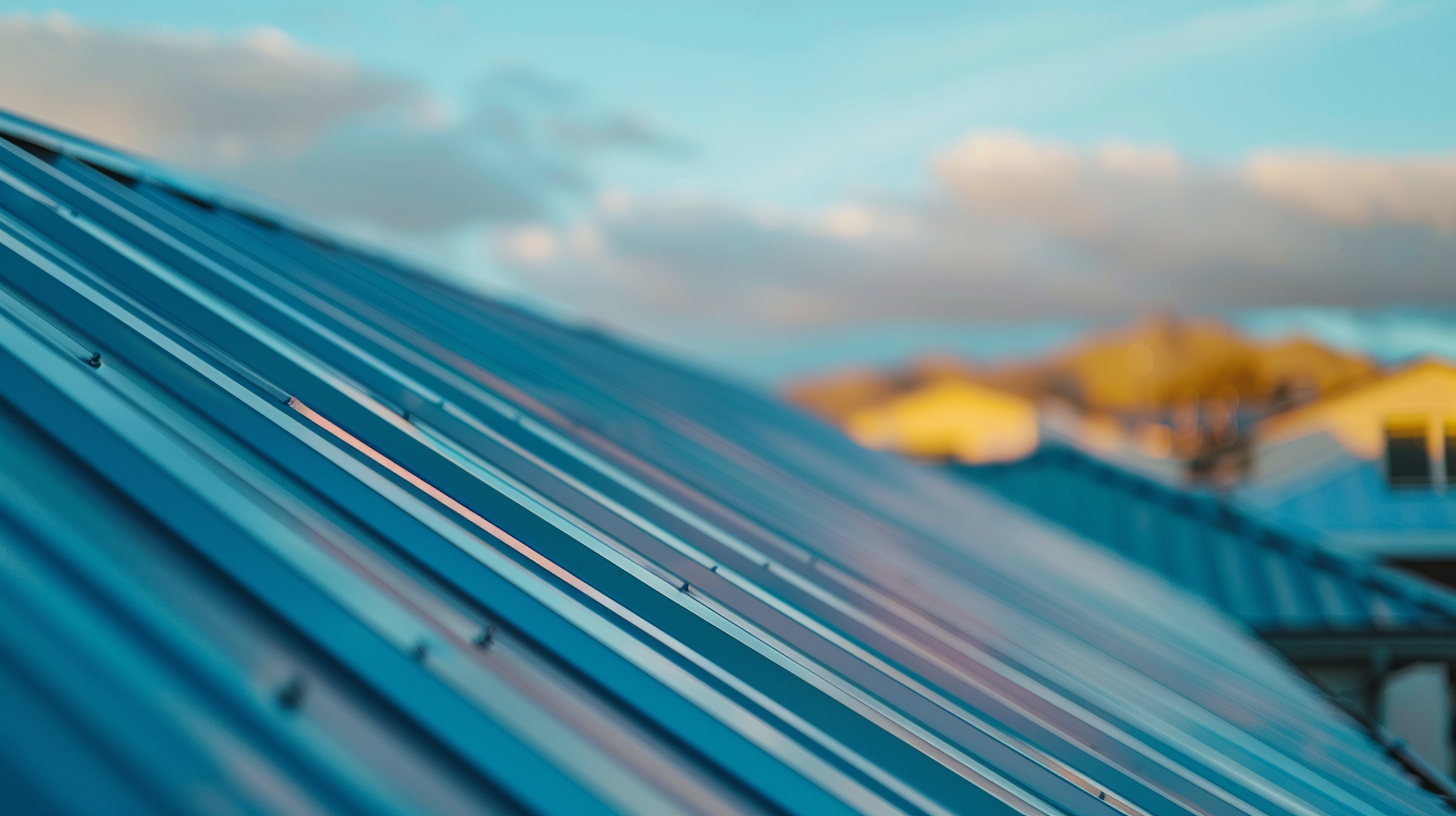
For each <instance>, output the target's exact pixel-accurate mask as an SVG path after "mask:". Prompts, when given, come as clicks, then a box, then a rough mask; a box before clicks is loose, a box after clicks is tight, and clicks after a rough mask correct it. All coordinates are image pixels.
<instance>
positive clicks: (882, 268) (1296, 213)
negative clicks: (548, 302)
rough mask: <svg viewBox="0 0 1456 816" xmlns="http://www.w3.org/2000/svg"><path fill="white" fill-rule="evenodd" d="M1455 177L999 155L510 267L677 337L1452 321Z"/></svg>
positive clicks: (1062, 150) (539, 247) (593, 239)
mask: <svg viewBox="0 0 1456 816" xmlns="http://www.w3.org/2000/svg"><path fill="white" fill-rule="evenodd" d="M1452 168H1456V159H1453V158H1449V157H1434V158H1429V159H1400V160H1386V159H1378V158H1356V157H1348V156H1330V155H1323V154H1302V153H1287V154H1273V153H1270V154H1262V155H1260V156H1256V157H1252V158H1251V159H1249V160H1248V161H1246V162H1244V163H1243V164H1241V165H1237V166H1207V165H1190V164H1188V163H1187V162H1185V161H1184V160H1182V159H1181V158H1180V157H1178V156H1177V155H1175V154H1174V153H1173V152H1172V151H1170V150H1167V149H1166V148H1143V147H1136V146H1130V145H1117V144H1113V145H1106V146H1103V147H1101V148H1098V149H1095V150H1076V149H1072V148H1069V147H1066V146H1061V145H1054V144H1046V143H1039V142H1035V141H1032V140H1029V139H1026V138H1023V137H1020V136H1016V135H1007V134H1000V135H997V134H992V135H983V136H978V137H975V138H972V139H969V140H967V141H966V142H965V143H963V144H960V145H957V146H956V147H954V148H952V149H951V150H948V151H946V152H945V153H944V154H942V155H940V156H938V157H936V158H935V159H934V160H933V161H932V162H931V172H932V175H933V178H934V179H935V188H934V190H933V191H932V192H930V193H927V194H926V195H925V196H923V197H921V198H919V199H911V200H905V199H901V200H891V199H874V198H867V199H864V200H860V201H855V202H849V203H846V204H842V205H840V206H838V207H834V208H830V209H828V210H825V211H822V212H799V213H789V212H764V211H755V210H752V209H745V208H735V207H732V206H728V205H723V204H714V203H711V202H704V201H700V200H688V199H683V200H657V201H648V202H631V201H629V200H627V199H625V198H620V197H619V198H618V199H616V200H610V199H609V200H607V202H606V204H605V205H604V206H603V207H602V208H601V211H600V212H599V213H598V214H597V216H596V217H595V218H594V219H593V220H592V221H590V222H589V223H585V224H581V225H578V226H576V227H575V228H573V229H572V230H559V231H555V232H551V231H544V230H542V229H541V228H531V229H530V230H527V231H525V232H523V233H521V235H525V236H528V237H531V240H529V241H525V242H523V243H521V244H520V245H519V246H518V245H517V244H516V243H513V241H512V240H511V239H508V240H506V241H504V242H503V243H502V244H501V252H502V255H503V257H505V258H506V259H508V260H511V261H513V262H514V263H515V265H516V266H517V268H518V269H520V270H521V273H522V274H523V275H526V276H527V280H529V281H530V282H532V283H533V284H535V285H537V286H541V287H543V288H546V289H547V291H549V292H551V293H552V294H554V295H556V296H558V297H562V298H567V299H572V300H576V301H577V302H580V303H583V304H590V307H591V308H592V309H594V310H596V311H597V312H599V313H607V314H609V315H616V316H618V319H619V320H621V321H623V322H630V321H641V320H648V321H657V322H658V323H674V322H675V323H677V324H679V325H692V324H695V323H702V322H704V321H720V322H723V323H734V324H738V325H742V326H749V327H751V326H759V327H781V328H789V327H796V326H806V325H815V324H820V325H823V324H833V323H843V322H853V321H865V320H887V321H888V320H926V319H930V320H966V319H975V320H988V319H989V320H1001V319H1025V318H1048V317H1058V318H1059V317H1115V316H1121V315H1125V314H1128V313H1132V312H1137V311H1142V310H1147V309H1156V308H1179V309H1218V308H1239V307H1245V306H1268V305H1279V304H1292V303H1312V304H1330V305H1381V304H1399V303H1425V302H1430V301H1432V300H1440V301H1448V302H1449V301H1451V300H1453V299H1456V275H1453V274H1452V270H1453V269H1456V223H1453V220H1456V219H1453V208H1456V204H1453V202H1456V173H1453V170H1452ZM520 250H526V251H520Z"/></svg>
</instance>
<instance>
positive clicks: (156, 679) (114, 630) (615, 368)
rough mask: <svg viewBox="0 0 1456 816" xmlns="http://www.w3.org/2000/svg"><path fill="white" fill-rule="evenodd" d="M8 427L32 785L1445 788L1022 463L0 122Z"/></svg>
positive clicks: (257, 796)
mask: <svg viewBox="0 0 1456 816" xmlns="http://www.w3.org/2000/svg"><path fill="white" fill-rule="evenodd" d="M10 132H12V133H14V132H16V129H14V128H12V129H11V131H10ZM21 135H22V136H24V137H25V138H28V139H31V140H32V141H37V140H38V141H41V142H45V143H48V144H49V146H50V147H59V148H62V149H63V150H65V151H67V152H70V153H73V154H76V155H80V156H82V157H83V158H88V159H89V160H92V161H105V157H104V156H100V157H98V155H97V154H95V153H94V152H86V151H87V150H90V148H86V147H84V146H77V145H75V144H73V143H71V142H68V141H67V140H64V139H60V138H59V137H55V136H54V134H49V135H48V134H46V133H44V132H38V131H34V130H25V131H24V132H23V133H21ZM114 169H116V168H114ZM119 169H120V170H122V171H127V170H128V168H127V167H120V168H119ZM148 172H152V171H148ZM0 449H3V453H4V462H5V468H4V470H3V479H4V483H3V489H0V607H3V609H4V612H3V620H5V621H6V622H7V623H6V625H5V626H3V627H0V707H3V711H4V716H5V718H6V719H5V722H6V723H7V727H6V728H4V729H0V789H3V790H5V791H6V795H7V796H8V799H7V800H6V803H5V806H6V808H7V809H8V812H12V813H27V814H39V813H84V814H95V813H103V812H104V813H109V814H129V813H146V814H157V813H202V812H206V813H477V812H501V813H515V812H533V813H546V814H591V813H796V814H806V816H808V815H811V814H812V815H814V816H818V815H819V814H835V813H846V814H847V813H875V814H889V813H912V814H914V813H923V814H947V813H967V814H969V813H976V814H991V813H1008V814H1009V813H1020V814H1029V815H1030V814H1073V815H1075V816H1084V815H1085V816H1098V815H1100V814H1107V816H1112V814H1116V813H1119V812H1120V813H1124V814H1154V815H1155V816H1163V815H1164V814H1184V813H1201V814H1219V815H1220V816H1222V815H1223V814H1228V816H1234V814H1244V816H1252V815H1254V814H1269V815H1270V816H1313V814H1351V815H1352V816H1353V815H1355V814H1359V816H1375V814H1389V813H1402V814H1419V813H1427V814H1429V813H1440V812H1445V811H1444V810H1443V808H1442V805H1441V804H1440V803H1439V801H1438V800H1437V799H1436V798H1435V797H1434V796H1433V795H1431V794H1429V793H1426V792H1425V791H1423V790H1421V789H1419V788H1418V787H1417V786H1416V785H1415V784H1414V783H1413V782H1412V780H1411V779H1409V778H1407V777H1406V776H1404V775H1403V774H1402V772H1401V771H1400V770H1399V769H1398V768H1397V767H1396V766H1394V765H1393V764H1392V763H1390V762H1388V761H1387V760H1386V759H1385V758H1384V757H1383V756H1382V755H1381V753H1380V751H1379V750H1378V749H1377V748H1376V746H1375V745H1373V744H1372V743H1371V741H1370V740H1369V739H1368V738H1367V736H1366V735H1365V734H1364V733H1363V732H1362V731H1360V730H1358V729H1357V728H1355V727H1353V726H1352V725H1351V724H1349V723H1348V722H1346V721H1344V720H1343V719H1341V717H1340V716H1339V715H1338V714H1337V713H1335V712H1334V710H1333V709H1332V708H1331V707H1330V706H1329V704H1327V703H1326V701H1325V700H1323V699H1322V698H1321V697H1320V696H1319V695H1318V694H1316V693H1314V692H1313V691H1312V690H1311V689H1310V688H1308V687H1307V686H1306V685H1304V684H1303V683H1302V682H1301V681H1300V680H1298V679H1297V678H1296V677H1294V676H1293V675H1292V674H1291V673H1290V672H1289V671H1288V670H1286V669H1285V668H1284V667H1283V666H1281V665H1279V664H1278V663H1276V662H1275V661H1274V660H1272V659H1270V657H1269V656H1268V655H1267V653H1266V652H1264V651H1263V650H1262V649H1260V648H1258V647H1256V646H1255V645H1254V644H1252V643H1251V642H1250V641H1248V640H1247V639H1246V638H1245V636H1244V635H1242V634H1241V633H1240V632H1239V631H1237V630H1236V629H1235V628H1234V627H1232V626H1229V625H1227V624H1226V622H1225V621H1223V620H1222V619H1221V618H1219V617H1218V616H1215V615H1213V614H1211V613H1210V612H1209V611H1208V610H1207V609H1206V608H1204V607H1202V606H1200V605H1197V604H1194V603H1191V602H1189V601H1187V600H1185V599H1183V598H1182V597H1181V596H1179V595H1178V594H1177V593H1175V592H1172V591H1170V590H1169V588H1168V587H1166V586H1165V585H1164V584H1162V583H1161V582H1159V581H1157V580H1154V579H1153V578H1152V577H1151V576H1149V575H1146V574H1144V573H1142V572H1139V571H1136V570H1132V569H1129V568H1128V567H1127V566H1126V565H1124V564H1123V563H1121V562H1119V561H1118V560H1116V559H1113V558H1110V557H1107V556H1106V555H1105V554H1103V553H1101V552H1099V551H1097V550H1096V548H1093V547H1090V546H1088V545H1086V544H1084V543H1082V542H1079V541H1076V540H1074V539H1073V538H1071V537H1068V536H1066V535H1064V534H1062V533H1060V532H1058V531H1057V530H1055V529H1054V528H1051V527H1049V526H1046V525H1044V524H1040V523H1038V522H1035V521H1033V520H1031V519H1029V518H1027V517H1025V516H1024V515H1022V514H1019V513H1017V512H1014V511H1011V510H1010V509H1008V508H1006V507H1005V506H1004V505H1003V504H1002V503H1001V502H1000V501H998V500H995V499H991V498H990V497H987V496H985V495H984V494H981V493H979V492H978V491H976V490H974V489H969V488H965V487H962V486H959V485H957V484H954V483H953V482H952V481H951V480H949V479H947V478H946V477H945V476H943V475H941V474H936V473H933V472H928V471H925V470H922V469H918V468H915V467H912V466H909V465H907V464H904V463H901V462H897V461H895V460H892V459H890V458H887V457H884V456H881V455H878V454H874V453H871V452H867V451H862V450H859V449H858V448H856V447H855V446H853V445H852V444H850V443H849V442H847V441H846V440H844V439H842V438H841V437H840V436H839V435H838V434H837V433H835V432H834V431H832V430H831V429H829V428H826V427H824V426H822V425H820V424H818V423H816V422H814V421H812V420H810V419H808V418H806V417H804V416H802V415H800V414H798V413H796V412H793V411H791V410H790V409H788V408H785V407H783V406H780V405H778V404H776V403H774V402H772V401H771V400H769V399H767V398H764V397H762V396H759V395H757V394H754V393H750V392H748V391H745V390H743V389H740V388H737V387H734V386H732V385H729V384H726V383H723V382H721V381H718V380H715V379H713V378H710V377H707V376H703V375H701V374H698V373H696V372H693V371H690V370H687V369H684V368H681V367H677V366H674V365H672V364H670V363H667V362H664V361H662V360H658V359H656V358H654V357H652V356H650V355H647V354H644V353H642V352H640V351H637V350H634V349H631V348H628V347H625V346H623V345H620V344H618V343H616V342H615V341H613V340H611V339H609V338H606V337H602V336H600V335H597V334H594V333H591V332H586V331H581V330H575V329H571V328H568V327H564V326H561V325H558V324H555V323H552V322H549V321H546V320H542V319H539V318H537V317H534V316H532V315H529V314H526V313H523V312H521V311H519V310H516V309H513V308H509V307H506V306H503V305H501V304H498V303H493V302H490V301H486V300H481V299H477V298H472V297H469V296H466V295H464V294H461V293H459V292H456V291H453V290H451V289H449V288H447V287H445V286H443V285H440V284H437V283H434V282H432V281H431V280H429V279H427V278H424V277H421V276H419V275H417V274H415V273H413V272H411V271H409V270H407V269H402V268H399V267H397V266H394V265H392V264H390V263H388V262H385V261H382V260H380V259H378V258H374V257H370V256H367V255H364V254H360V253H358V252H355V251H352V250H350V249H348V248H345V247H340V246H337V245H334V244H332V243H330V242H327V241H323V240H318V239H314V238H310V237H308V236H306V235H304V234H301V233H299V232H297V231H295V230H292V229H289V228H286V227H282V226H279V225H277V224H275V223H271V222H268V221H266V220H260V219H258V218H257V217H255V216H250V215H244V214H241V213H240V212H238V211H236V210H233V209H230V208H229V207H226V206H218V205H208V204H205V203H200V202H197V201H194V200H190V199H187V198H184V197H180V196H179V195H177V194H176V193H175V192H173V191H172V190H170V189H169V188H168V187H167V186H166V185H163V184H159V183H154V182H150V181H145V180H140V179H138V178H135V177H127V178H123V177H119V176H117V175H115V174H112V175H108V174H106V173H102V172H99V171H98V170H97V169H95V168H94V167H92V166H88V165H87V164H85V163H83V162H81V161H78V160H77V159H75V158H72V157H69V156H68V155H64V154H62V155H57V154H55V153H52V152H50V151H49V150H45V149H40V148H36V147H34V146H31V147H26V146H24V145H19V144H16V143H12V142H9V141H3V140H0Z"/></svg>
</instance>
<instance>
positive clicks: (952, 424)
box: [844, 380, 1037, 463]
mask: <svg viewBox="0 0 1456 816" xmlns="http://www.w3.org/2000/svg"><path fill="white" fill-rule="evenodd" d="M844 429H845V431H846V432H847V433H848V434H849V435H850V437H852V438H853V439H854V440H855V441H856V442H859V443H860V444H861V445H864V446H865V447H868V448H879V449H885V450H894V451H898V452H900V453H905V454H909V455H911V456H925V457H937V458H951V459H957V460H959V461H962V462H968V463H983V462H1000V461H1010V460H1014V459H1019V458H1021V457H1023V456H1026V455H1027V454H1029V453H1031V452H1032V451H1033V450H1035V449H1036V443H1037V419H1036V406H1035V405H1034V404H1033V403H1032V402H1031V400H1028V399H1025V398H1023V397H1019V396H1016V395H1015V394H1008V393H1006V392H1004V391H998V390H996V389H993V388H987V387H985V386H981V385H976V384H975V383H970V382H966V381H964V380H946V381H941V382H935V383H931V384H929V385H926V386H924V387H923V388H920V389H918V390H916V391H912V392H910V393H908V394H905V395H903V396H899V397H896V398H894V399H892V400H889V401H888V402H885V403H882V404H880V405H876V406H872V407H868V408H862V409H860V410H858V411H855V412H853V413H851V414H850V415H849V417H848V418H847V419H846V421H845V424H844Z"/></svg>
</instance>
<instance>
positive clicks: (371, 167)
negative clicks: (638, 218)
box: [0, 14, 663, 230]
mask: <svg viewBox="0 0 1456 816" xmlns="http://www.w3.org/2000/svg"><path fill="white" fill-rule="evenodd" d="M0 107H5V108H8V109H10V110H13V111H16V112H17V113H20V114H22V115H25V116H30V117H33V118H36V119H39V120H42V121H46V122H49V123H51V124H55V125H57V126H59V127H61V128H63V129H67V130H72V131H75V132H79V133H81V134H83V135H86V136H90V137H92V138H95V139H97V140H100V141H103V142H107V143H110V144H112V145H115V146H117V147H121V148H123V149H127V150H131V151H134V152H137V153H141V154H145V155H150V156H154V157H158V158H161V159H164V160H167V161H170V162H174V163H176V164H179V165H182V166H184V167H188V168H191V169H194V170H198V171H201V172H204V173H206V174H208V175H210V176H212V177H215V178H219V179H222V180H224V181H228V182H231V183H234V184H236V185H238V186H240V187H243V188H246V189H249V190H251V191H253V192H256V193H260V194H262V195H264V196H266V197H268V198H272V199H275V200H277V201H280V202H282V203H284V204H287V205H291V206H294V207H297V208H299V209H301V210H303V211H306V212H310V213H313V214H315V215H320V216H324V217H327V218H332V219H337V220H342V221H349V222H366V223H370V224H375V225H379V226H383V227H385V228H393V229H402V230H440V229H446V228H450V227H455V226H460V225H465V224H471V223H478V222H482V221H500V220H507V221H509V220H520V219H529V218H539V217H542V216H544V215H545V214H547V213H548V212H549V211H550V210H551V208H552V205H553V202H554V201H555V200H556V199H558V198H559V197H562V196H568V197H570V196H575V195H579V194H580V193H582V192H583V191H584V190H586V189H587V188H588V187H589V184H588V179H587V177H586V174H585V172H584V170H583V168H584V166H585V165H586V164H587V163H588V162H589V161H590V160H591V158H592V157H593V156H594V155H595V154H597V153H598V152H600V151H603V150H608V149H613V148H618V147H649V148H655V147H658V146H660V145H661V144H662V143H663V140H662V139H661V138H660V137H658V136H657V135H656V134H655V133H654V132H653V131H652V129H651V128H650V127H648V126H647V125H646V124H644V123H643V122H642V121H641V120H640V118H637V117H633V116H629V115H624V114H621V113H618V112H614V111H608V110H603V109H601V108H600V107H599V106H596V105H593V104H592V103H591V100H589V99H587V98H586V97H585V96H584V95H583V94H581V93H580V92H578V91H576V90H575V89H573V88H571V87H570V86H566V85H562V84H560V83H554V82H552V81H550V80H547V79H545V78H543V77H540V76H538V75H536V74H533V73H531V72H529V71H526V70H521V69H515V70H503V71H500V72H498V73H496V74H494V75H492V76H489V77H486V78H485V79H484V80H483V81H481V82H480V83H479V84H478V86H477V87H476V88H475V90H474V93H473V94H472V95H471V97H470V98H469V99H468V100H467V106H466V109H465V110H464V111H463V112H462V113H461V114H460V115H447V114H446V113H444V112H443V111H442V106H441V104H440V102H439V101H438V100H437V99H435V98H434V97H433V96H432V95H431V94H430V93H429V92H427V91H426V90H425V89H423V88H421V87H419V86H418V85H415V84H414V83H411V82H409V81H407V80H403V79H400V78H397V77H390V76H384V75H380V74H377V73H374V72H371V71H367V70H364V69H362V68H360V67H358V66H356V65H354V64H353V63H351V62H350V61H348V60H344V59H340V58H337V57H334V56H330V55H327V54H321V53H318V52H315V51H312V50H310V49H308V48H305V47H303V46H301V45H299V44H297V43H295V42H293V41H292V40H290V39H289V38H288V37H287V36H286V35H285V34H283V33H282V32H280V31H277V30H275V29H258V30H254V31H250V32H245V33H243V34H240V35H237V36H232V37H220V36H216V35H212V34H206V33H199V34H191V35H182V34H165V33H147V32H141V33H136V32H115V31H106V30H98V29H95V28H90V27H87V26H85V25H82V24H80V23H77V22H75V21H73V20H71V19H70V18H68V17H65V16H63V15H58V14H51V15H47V16H45V17H39V18H37V17H30V16H24V15H21V16H13V17H8V18H0Z"/></svg>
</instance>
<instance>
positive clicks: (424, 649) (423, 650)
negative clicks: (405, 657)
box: [410, 641, 430, 663]
mask: <svg viewBox="0 0 1456 816" xmlns="http://www.w3.org/2000/svg"><path fill="white" fill-rule="evenodd" d="M429 653H430V649H429V647H428V646H426V645H425V643H424V642H423V641H421V642H419V643H416V644H415V647H414V648H413V649H410V657H411V658H414V661H415V662H416V663H423V662H425V657H426V656H427V655H429Z"/></svg>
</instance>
